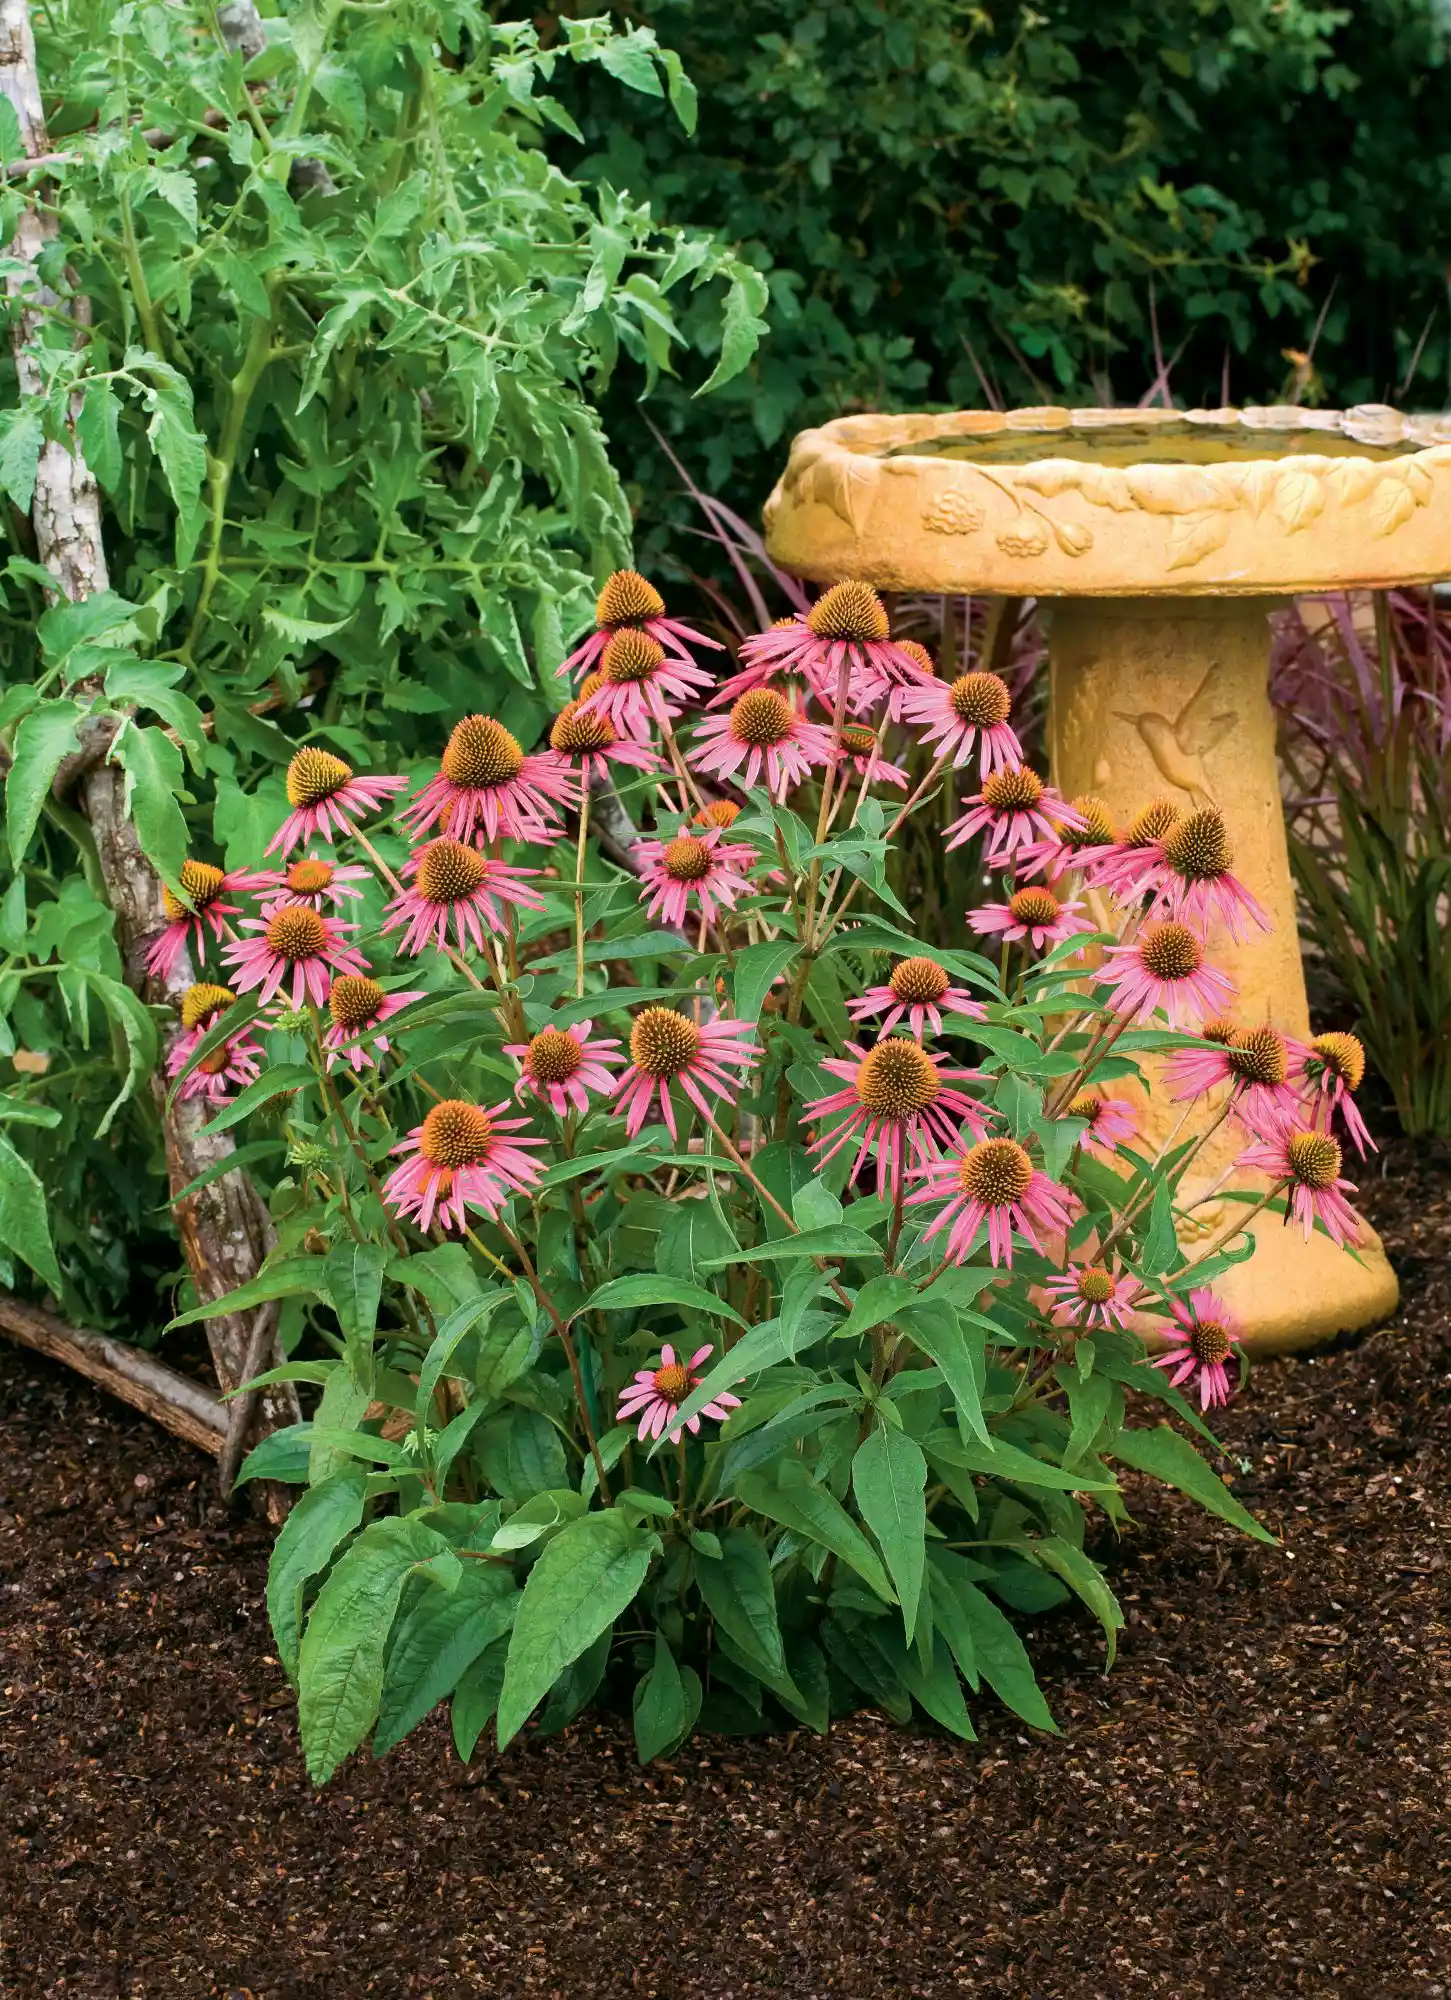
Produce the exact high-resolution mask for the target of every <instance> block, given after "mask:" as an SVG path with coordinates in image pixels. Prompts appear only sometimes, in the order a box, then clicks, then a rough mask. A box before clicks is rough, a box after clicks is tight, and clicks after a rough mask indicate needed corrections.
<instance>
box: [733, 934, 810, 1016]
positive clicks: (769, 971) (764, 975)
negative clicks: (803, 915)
mask: <svg viewBox="0 0 1451 2000" xmlns="http://www.w3.org/2000/svg"><path fill="white" fill-rule="evenodd" d="M800 950H801V947H800V945H799V944H797V943H796V942H795V940H794V939H790V938H774V939H772V940H771V941H770V942H769V943H767V944H748V945H747V946H746V948H745V950H744V951H738V952H737V953H736V963H735V971H734V973H733V974H732V978H733V980H734V982H735V983H734V986H733V989H732V990H733V993H734V996H735V1018H736V1019H737V1020H738V1021H746V1022H749V1023H754V1022H756V1021H758V1020H759V1019H760V1017H761V1008H762V1006H763V1005H764V1004H765V999H766V995H767V994H768V993H769V992H770V990H771V988H772V986H773V985H774V984H775V982H776V980H777V979H779V978H780V976H781V974H782V973H783V972H784V971H785V970H786V968H787V966H788V965H790V964H791V962H792V960H793V959H794V958H795V957H796V956H797V955H798V953H799V952H800Z"/></svg>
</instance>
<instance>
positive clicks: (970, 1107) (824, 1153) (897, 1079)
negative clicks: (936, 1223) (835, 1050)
mask: <svg viewBox="0 0 1451 2000" xmlns="http://www.w3.org/2000/svg"><path fill="white" fill-rule="evenodd" d="M846 1046H847V1049H848V1051H849V1055H850V1060H848V1059H847V1058H845V1057H840V1056H828V1057H826V1058H825V1060H824V1061H823V1062H822V1064H821V1067H822V1068H823V1069H824V1070H826V1071H827V1072H828V1073H829V1074H830V1075H832V1076H838V1077H841V1078H842V1079H843V1080H844V1082H845V1085H846V1088H845V1089H844V1090H833V1091H830V1092H828V1093H827V1095H826V1096H825V1097H818V1098H814V1099H813V1100H812V1101H811V1103H809V1104H807V1105H805V1106H804V1107H803V1108H804V1112H805V1115H806V1116H807V1117H808V1118H811V1119H828V1118H833V1117H835V1115H836V1113H837V1112H844V1113H845V1114H846V1115H845V1117H843V1118H841V1119H840V1120H839V1121H838V1122H837V1123H836V1124H834V1125H832V1126H830V1127H829V1129H827V1130H826V1131H824V1132H822V1133H821V1135H820V1137H818V1138H817V1139H816V1140H815V1141H814V1142H813V1144H812V1145H811V1146H810V1147H809V1148H808V1150H809V1151H810V1152H813V1153H816V1154H819V1155H820V1163H821V1165H822V1166H825V1165H826V1163H827V1161H828V1160H830V1159H834V1158H835V1156H836V1155H837V1154H838V1153H839V1152H840V1151H841V1149H842V1148H843V1146H847V1145H850V1144H851V1143H852V1141H853V1140H856V1139H858V1138H859V1139H860V1142H861V1143H860V1145H859V1146H858V1147H857V1154H856V1159H855V1160H854V1161H853V1163H852V1173H853V1175H855V1173H856V1172H857V1170H858V1169H859V1167H860V1166H861V1163H862V1161H863V1160H864V1159H865V1157H866V1156H867V1154H868V1153H869V1152H870V1153H871V1154H873V1155H874V1157H875V1159H876V1165H877V1193H878V1194H886V1193H888V1192H890V1193H891V1196H892V1198H893V1200H896V1199H897V1197H898V1196H899V1195H900V1193H901V1191H902V1175H903V1172H904V1170H905V1168H906V1166H907V1163H908V1161H909V1160H915V1161H916V1162H918V1163H919V1165H920V1164H925V1163H926V1162H928V1161H930V1160H935V1159H936V1158H937V1156H938V1153H939V1151H940V1149H941V1148H942V1147H943V1146H945V1145H946V1146H950V1145H952V1144H953V1142H954V1141H955V1140H956V1138H957V1136H958V1129H959V1126H961V1125H966V1126H968V1128H969V1129H970V1130H971V1131H973V1132H974V1133H978V1134H981V1133H982V1132H985V1131H986V1130H987V1127H988V1124H989V1122H990V1121H991V1119H992V1117H993V1115H994V1114H993V1113H992V1112H991V1111H990V1110H989V1109H988V1107H987V1106H986V1105H985V1104H981V1103H979V1102H978V1100H977V1098H975V1097H970V1096H969V1095H968V1093H967V1092H966V1091H965V1090H958V1089H956V1088H954V1087H953V1086H955V1085H957V1084H961V1083H975V1082H976V1081H977V1080H978V1079H979V1078H980V1077H981V1074H982V1072H981V1071H980V1070H975V1069H956V1068H953V1069H949V1068H946V1067H944V1065H945V1064H946V1061H947V1058H946V1057H945V1056H940V1055H932V1054H930V1053H929V1052H928V1051H927V1050H926V1049H924V1048H923V1046H922V1044H921V1043H920V1042H917V1041H913V1040H911V1039H909V1038H908V1037H907V1036H906V1035H886V1036H884V1037H883V1039H882V1040H881V1041H879V1042H878V1043H877V1044H876V1045H875V1047H873V1048H871V1049H864V1048H862V1047H860V1045H859V1044H858V1043H856V1042H848V1043H847V1045H846Z"/></svg>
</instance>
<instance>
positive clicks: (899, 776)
mask: <svg viewBox="0 0 1451 2000" xmlns="http://www.w3.org/2000/svg"><path fill="white" fill-rule="evenodd" d="M832 761H833V762H834V763H835V764H836V765H837V767H838V769H840V768H841V767H843V766H848V767H849V768H850V769H851V771H852V773H853V775H854V776H856V777H858V778H864V779H865V780H866V782H867V783H868V784H869V785H892V786H894V787H895V789H896V790H897V791H899V792H905V791H906V789H907V786H908V784H909V783H910V782H911V781H910V779H909V778H908V776H907V773H906V772H905V771H904V770H903V769H902V767H901V765H900V764H892V763H889V762H888V761H887V759H886V758H885V757H884V756H883V755H882V749H881V745H880V743H878V741H877V732H876V730H875V729H870V728H868V727H866V726H865V725H864V724H862V723H857V722H848V723H845V724H844V725H843V726H842V732H841V738H840V741H839V742H838V743H837V744H836V745H835V748H834V752H833V758H832Z"/></svg>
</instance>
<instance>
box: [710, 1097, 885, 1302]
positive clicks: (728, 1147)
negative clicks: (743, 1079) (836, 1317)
mask: <svg viewBox="0 0 1451 2000" xmlns="http://www.w3.org/2000/svg"><path fill="white" fill-rule="evenodd" d="M697 1108H698V1107H697ZM701 1116H702V1117H703V1118H704V1120H705V1123H706V1125H707V1126H708V1127H709V1128H710V1130H711V1131H712V1132H713V1133H714V1134H715V1136H716V1138H717V1139H719V1140H720V1143H721V1145H722V1146H723V1147H724V1148H725V1151H726V1154H727V1156H728V1157H729V1158H730V1159H732V1160H734V1161H735V1163H736V1165H737V1166H738V1167H739V1168H740V1170H741V1172H742V1173H743V1174H744V1175H745V1177H746V1179H747V1180H748V1181H749V1182H750V1184H751V1186H752V1187H753V1188H754V1189H755V1190H756V1192H757V1194H758V1195H759V1196H760V1197H761V1199H762V1201H764V1202H765V1203H766V1204H767V1206H768V1207H770V1208H771V1209H772V1210H773V1211H774V1213H775V1214H776V1215H777V1216H779V1217H780V1219H781V1221H782V1222H784V1223H785V1225H786V1227H787V1228H788V1229H789V1230H790V1232H791V1234H792V1235H793V1236H799V1235H800V1234H801V1225H800V1223H798V1222H797V1220H796V1218H795V1217H794V1216H793V1215H792V1214H791V1212H790V1210H789V1209H785V1208H783V1207H782V1206H781V1204H780V1202H779V1201H777V1199H776V1197H775V1195H773V1194H772V1192H771V1190H770V1189H769V1188H768V1187H767V1186H766V1183H765V1182H764V1181H763V1180H762V1179H761V1177H760V1175H759V1174H758V1173H756V1172H755V1170H754V1169H753V1168H752V1167H751V1166H750V1165H749V1164H748V1163H747V1162H746V1160H745V1159H744V1158H743V1157H742V1155H741V1152H740V1149H739V1148H738V1147H737V1146H736V1144H735V1143H734V1141H733V1140H731V1139H730V1138H728V1137H727V1135H726V1133H725V1132H724V1131H723V1130H722V1129H721V1127H720V1125H719V1124H718V1123H717V1122H716V1120H715V1119H714V1118H712V1117H711V1115H710V1113H709V1112H708V1111H707V1112H702V1113H701ZM812 1261H813V1263H814V1264H815V1265H816V1268H817V1270H818V1271H825V1270H826V1268H827V1264H826V1259H825V1258H824V1257H816V1258H813V1259H812ZM829 1283H830V1285H831V1289H832V1290H833V1291H834V1292H835V1293H836V1296H837V1298H838V1299H839V1300H840V1301H841V1303H842V1304H843V1305H844V1306H845V1307H846V1309H847V1311H848V1312H850V1310H851V1300H850V1299H849V1298H848V1297H847V1295H846V1293H845V1292H844V1291H843V1290H842V1288H841V1286H840V1285H839V1284H838V1283H837V1281H836V1279H835V1278H831V1279H830V1280H829Z"/></svg>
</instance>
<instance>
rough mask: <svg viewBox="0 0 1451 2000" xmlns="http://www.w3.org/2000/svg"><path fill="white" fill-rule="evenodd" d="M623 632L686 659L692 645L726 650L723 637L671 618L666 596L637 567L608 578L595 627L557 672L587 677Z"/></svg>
mask: <svg viewBox="0 0 1451 2000" xmlns="http://www.w3.org/2000/svg"><path fill="white" fill-rule="evenodd" d="M621 631H635V632H643V633H645V634H646V636H647V637H649V638H651V639H653V640H654V641H655V643H656V644H657V645H658V646H662V647H663V648H664V650H665V651H666V652H667V653H673V654H674V655H675V657H676V659H678V660H685V661H686V662H689V660H690V654H689V652H688V651H687V650H686V649H687V647H689V646H708V647H709V648H710V650H711V651H712V652H713V653H722V652H724V651H725V648H724V647H723V646H722V645H721V643H720V641H719V639H707V638H706V636H705V634H704V632H697V631H696V630H695V628H694V626H692V625H686V624H684V623H683V622H682V620H680V619H679V618H667V617H666V616H665V600H664V598H663V597H662V596H661V595H660V593H659V591H658V590H657V589H656V588H655V586H654V584H653V583H650V582H648V581H647V580H646V579H645V578H644V577H643V576H641V574H640V572H639V571H638V570H637V569H617V570H616V571H615V573H614V575H613V576H611V577H608V578H606V580H605V587H604V589H603V590H602V591H601V592H600V594H599V597H598V599H597V600H596V602H595V630H594V631H593V632H592V633H591V634H590V636H589V638H588V639H586V640H585V642H584V644H583V645H582V646H579V647H577V648H576V649H575V651H574V652H572V653H571V654H570V656H569V658H568V659H567V660H565V661H564V662H563V663H562V665H561V666H560V667H559V668H558V669H557V671H558V672H559V673H561V674H567V673H571V672H577V673H578V674H579V676H580V678H581V679H583V678H584V676H585V675H586V674H588V673H589V672H591V670H592V669H593V668H594V667H595V666H596V665H597V664H598V661H599V658H600V655H601V654H602V653H603V652H604V650H605V647H606V646H608V644H609V643H610V640H611V639H612V638H613V637H614V635H615V634H616V633H617V632H621Z"/></svg>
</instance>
